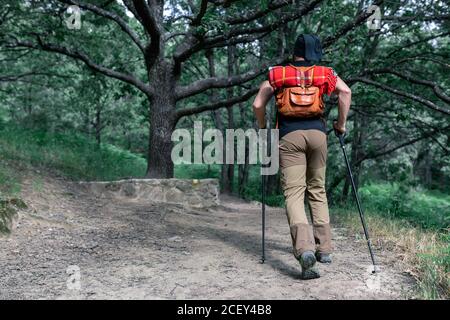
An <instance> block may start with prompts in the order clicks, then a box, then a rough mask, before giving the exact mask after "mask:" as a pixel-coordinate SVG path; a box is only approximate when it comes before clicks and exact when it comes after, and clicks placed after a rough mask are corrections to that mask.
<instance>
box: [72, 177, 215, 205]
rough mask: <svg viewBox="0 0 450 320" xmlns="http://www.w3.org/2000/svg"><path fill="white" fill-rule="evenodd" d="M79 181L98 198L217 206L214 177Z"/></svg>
mask: <svg viewBox="0 0 450 320" xmlns="http://www.w3.org/2000/svg"><path fill="white" fill-rule="evenodd" d="M79 184H80V185H81V186H82V187H84V188H85V189H86V191H88V192H90V193H93V194H94V195H96V196H97V197H100V198H105V197H106V198H125V199H130V200H135V201H141V202H143V203H145V202H148V203H169V204H179V205H183V206H189V207H194V208H208V207H214V206H217V205H219V181H218V180H217V179H201V180H198V179H194V180H188V179H128V180H118V181H104V182H80V183H79Z"/></svg>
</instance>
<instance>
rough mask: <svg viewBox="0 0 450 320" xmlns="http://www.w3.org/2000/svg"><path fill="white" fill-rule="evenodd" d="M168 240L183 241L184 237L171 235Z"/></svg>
mask: <svg viewBox="0 0 450 320" xmlns="http://www.w3.org/2000/svg"><path fill="white" fill-rule="evenodd" d="M167 240H169V241H173V242H181V241H183V239H182V238H181V237H179V236H174V237H171V238H169V239H167Z"/></svg>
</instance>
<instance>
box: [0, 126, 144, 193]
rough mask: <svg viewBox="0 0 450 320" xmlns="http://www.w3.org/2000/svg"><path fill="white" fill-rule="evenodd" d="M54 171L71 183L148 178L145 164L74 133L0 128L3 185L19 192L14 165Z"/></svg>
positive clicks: (0, 179)
mask: <svg viewBox="0 0 450 320" xmlns="http://www.w3.org/2000/svg"><path fill="white" fill-rule="evenodd" d="M17 162H20V163H21V165H25V166H26V165H30V166H33V167H37V168H39V167H43V168H51V169H52V170H54V171H58V172H60V173H62V174H64V175H65V176H67V177H69V178H72V179H77V180H79V179H86V180H113V179H119V178H125V177H142V176H144V175H145V170H146V160H145V159H144V158H143V157H140V156H138V155H135V154H133V153H131V152H128V151H125V150H122V149H119V148H117V147H115V146H113V145H109V144H102V145H101V146H100V147H98V146H97V144H96V143H95V141H93V140H92V139H90V138H89V137H86V136H84V135H80V134H77V133H73V132H65V133H52V132H47V131H44V130H31V129H23V128H19V127H17V126H13V125H3V126H2V127H1V128H0V184H1V185H2V186H3V188H6V189H9V190H10V191H12V190H14V189H15V188H16V185H17V183H16V182H15V181H16V180H17V179H16V178H17V177H16V176H15V174H14V172H12V170H13V169H11V165H14V164H16V163H17Z"/></svg>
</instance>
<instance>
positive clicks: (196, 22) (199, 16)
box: [191, 0, 209, 27]
mask: <svg viewBox="0 0 450 320" xmlns="http://www.w3.org/2000/svg"><path fill="white" fill-rule="evenodd" d="M208 2H209V1H208V0H202V3H201V4H200V10H199V11H198V14H197V15H196V16H195V18H194V19H193V20H192V22H191V25H192V26H194V27H196V26H199V25H200V24H201V23H202V19H203V16H204V15H205V13H206V9H207V7H208Z"/></svg>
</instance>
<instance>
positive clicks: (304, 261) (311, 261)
mask: <svg viewBox="0 0 450 320" xmlns="http://www.w3.org/2000/svg"><path fill="white" fill-rule="evenodd" d="M316 262H317V260H316V257H315V256H314V255H313V254H311V255H307V256H306V257H305V258H303V257H302V258H301V259H300V264H301V266H302V268H303V269H309V268H311V267H312V266H314V265H315V264H316Z"/></svg>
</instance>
